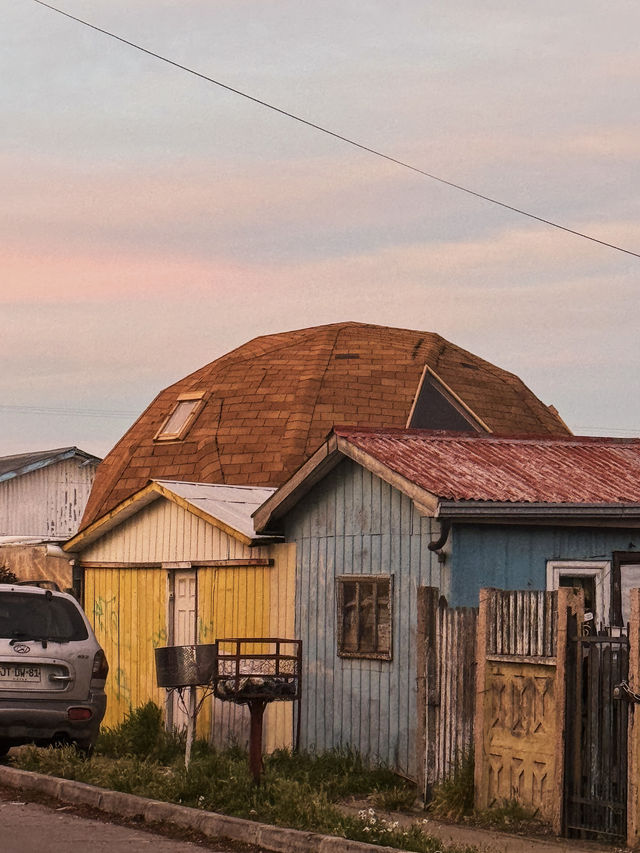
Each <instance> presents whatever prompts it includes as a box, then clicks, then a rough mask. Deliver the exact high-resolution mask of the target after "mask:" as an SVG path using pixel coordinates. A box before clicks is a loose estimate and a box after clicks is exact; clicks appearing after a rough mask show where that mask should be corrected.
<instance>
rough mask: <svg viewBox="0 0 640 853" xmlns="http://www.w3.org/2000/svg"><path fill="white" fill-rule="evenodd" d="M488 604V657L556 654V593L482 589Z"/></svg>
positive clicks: (544, 656)
mask: <svg viewBox="0 0 640 853" xmlns="http://www.w3.org/2000/svg"><path fill="white" fill-rule="evenodd" d="M482 595H483V596H486V603H487V654H488V655H500V656H505V655H508V656H512V657H513V656H516V657H527V658H549V657H553V656H554V655H555V653H556V639H557V634H558V610H557V606H556V598H557V596H556V593H555V592H545V591H543V590H498V589H486V590H482Z"/></svg>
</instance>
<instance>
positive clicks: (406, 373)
mask: <svg viewBox="0 0 640 853" xmlns="http://www.w3.org/2000/svg"><path fill="white" fill-rule="evenodd" d="M425 365H426V366H428V367H429V368H430V369H431V370H433V371H434V372H435V373H436V374H437V377H439V378H440V379H441V380H442V382H443V383H445V385H446V386H448V388H449V389H450V390H451V391H453V392H454V394H455V395H456V396H457V397H458V398H459V399H460V400H461V401H462V402H463V403H464V404H465V405H466V406H467V407H468V408H469V409H470V410H471V411H472V412H473V413H474V414H475V416H476V417H477V419H478V420H479V421H480V422H482V423H483V424H484V425H486V426H487V427H488V428H489V429H490V430H491V431H493V432H496V433H511V434H515V433H520V434H531V435H554V434H556V435H558V434H567V433H568V432H569V431H568V429H567V427H566V426H565V424H564V423H563V422H562V420H561V419H560V418H559V416H558V415H557V414H556V413H555V410H554V409H551V408H549V407H547V406H545V405H544V404H543V403H542V402H540V400H538V398H537V397H536V396H535V395H534V394H533V393H532V392H531V391H530V390H529V389H528V388H527V387H526V386H525V385H524V383H523V382H522V381H521V380H520V379H518V377H517V376H514V375H513V374H512V373H508V372H506V371H504V370H502V369H500V368H499V367H495V366H494V365H492V364H490V363H489V362H487V361H484V360H483V359H481V358H478V357H477V356H475V355H472V354H471V353H469V352H467V351H465V350H463V349H460V347H457V346H455V344H451V343H449V342H448V341H446V340H444V338H441V337H440V335H437V334H434V333H432V332H419V331H411V330H409V329H393V328H388V327H386V326H374V325H369V324H365V323H334V324H332V325H328V326H317V327H315V328H309V329H299V330H297V331H293V332H282V333H280V334H275V335H264V336H263V337H259V338H255V339H254V340H252V341H249V342H248V343H246V344H244V345H243V346H241V347H238V348H237V349H235V350H232V352H230V353H227V354H226V355H223V356H222V357H221V358H218V359H216V361H213V362H211V364H208V365H206V366H205V367H202V368H200V370H196V371H195V373H192V374H190V375H189V376H187V377H185V378H184V379H182V380H180V381H179V382H176V383H175V384H174V385H171V386H169V387H168V388H166V389H165V390H164V391H161V392H160V394H158V396H157V397H156V399H155V400H154V401H153V402H152V403H151V405H150V406H149V407H148V408H147V409H146V410H145V411H144V412H143V413H142V415H141V416H140V417H139V418H138V420H137V421H136V422H135V423H134V424H133V426H132V427H131V428H130V429H129V431H128V432H127V433H126V434H125V435H124V436H123V438H122V439H121V440H120V441H119V442H118V443H117V444H116V446H115V447H114V448H113V450H112V451H111V452H110V453H109V454H108V455H107V456H106V458H105V459H104V461H103V462H102V463H101V465H100V466H99V467H98V471H97V475H96V479H95V483H94V486H93V490H92V492H91V496H90V498H89V502H88V504H87V508H86V510H85V514H84V518H83V525H85V526H86V525H87V524H89V523H90V522H92V521H94V520H95V519H96V518H98V517H99V516H101V515H103V514H104V513H105V512H107V511H109V510H110V509H112V508H113V507H114V506H115V505H116V504H118V503H120V501H122V500H124V499H125V498H127V497H129V496H130V495H131V494H133V493H134V492H136V491H137V490H138V489H140V488H142V487H143V486H145V485H146V483H147V482H148V480H149V479H160V478H162V479H170V480H188V481H192V482H207V483H227V484H233V485H252V486H279V485H281V484H282V483H283V482H284V481H285V480H286V479H287V478H288V477H289V476H290V475H291V474H292V473H293V471H295V470H296V468H297V467H298V466H299V465H301V464H302V463H303V462H304V460H305V459H306V458H307V457H308V456H309V455H310V454H311V453H313V451H314V450H315V449H316V448H317V447H318V446H319V445H320V444H321V443H322V441H323V440H324V438H325V436H326V434H327V433H328V432H329V430H330V429H331V427H332V426H334V425H335V424H349V425H353V426H385V427H404V426H406V425H407V418H408V417H409V414H410V412H411V409H412V405H413V402H414V398H415V396H416V392H417V390H418V388H419V385H420V380H421V377H422V375H423V372H424V369H425ZM185 395H186V396H188V395H191V396H192V397H198V396H199V397H201V402H200V403H199V404H198V406H197V407H196V409H195V412H194V415H195V416H192V421H191V422H190V423H189V424H188V426H187V428H186V429H185V431H184V434H183V435H181V436H180V438H178V439H169V440H166V439H165V440H163V439H159V438H158V433H159V432H160V431H161V430H165V431H166V429H167V427H166V426H164V425H165V424H166V421H167V418H168V417H169V415H170V414H171V412H172V410H173V409H174V407H175V406H176V404H177V401H178V398H179V397H180V396H183V397H184V396H185Z"/></svg>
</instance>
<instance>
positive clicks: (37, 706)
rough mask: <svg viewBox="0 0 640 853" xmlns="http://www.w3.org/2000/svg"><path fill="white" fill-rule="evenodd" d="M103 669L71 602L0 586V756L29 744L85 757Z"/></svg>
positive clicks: (101, 695)
mask: <svg viewBox="0 0 640 853" xmlns="http://www.w3.org/2000/svg"><path fill="white" fill-rule="evenodd" d="M108 671H109V665H108V663H107V659H106V657H105V654H104V652H103V651H102V649H101V648H100V646H99V644H98V641H97V640H96V638H95V635H94V633H93V631H92V629H91V625H90V624H89V621H88V619H87V617H86V616H85V614H84V612H83V610H82V608H81V607H80V605H79V604H78V602H77V601H76V600H75V598H73V596H71V595H67V594H66V593H64V592H54V591H53V590H51V589H42V588H39V587H36V586H33V587H31V586H25V585H21V584H0V755H4V754H5V753H6V752H7V750H8V749H9V748H10V747H12V746H17V745H18V744H21V743H30V742H33V743H36V744H38V745H45V744H50V743H54V744H58V743H75V744H76V745H77V746H78V747H79V748H80V749H83V750H86V751H90V750H91V749H92V748H93V746H94V744H95V741H96V738H97V737H98V729H99V728H100V723H101V721H102V718H103V717H104V713H105V710H106V704H107V699H106V695H105V692H104V684H105V680H106V677H107V673H108Z"/></svg>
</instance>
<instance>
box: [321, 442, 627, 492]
mask: <svg viewBox="0 0 640 853" xmlns="http://www.w3.org/2000/svg"><path fill="white" fill-rule="evenodd" d="M335 434H336V435H337V436H338V438H339V439H340V438H342V439H345V440H346V441H347V442H348V443H349V444H351V445H353V446H354V447H356V448H359V449H360V450H362V451H364V452H365V453H367V454H368V455H370V456H372V457H373V458H375V459H376V460H378V461H379V462H381V463H382V464H383V465H385V466H387V467H388V468H390V469H391V470H392V471H395V472H396V473H397V474H400V475H401V476H403V477H405V478H406V479H407V480H410V481H411V482H413V483H415V484H416V485H418V486H420V487H421V488H423V489H425V490H426V491H428V492H430V493H431V494H433V495H435V496H436V497H438V498H440V499H443V500H455V501H501V502H513V503H574V504H575V503H585V504H598V503H603V504H605V503H606V504H611V503H633V502H640V439H634V438H628V439H627V438H596V437H591V436H566V437H553V438H541V437H540V436H532V437H522V436H517V437H516V436H514V437H509V436H482V435H477V434H474V435H470V434H469V435H466V434H464V435H461V434H460V433H442V432H430V431H427V430H379V429H362V428H358V429H352V428H349V427H337V428H336V429H335Z"/></svg>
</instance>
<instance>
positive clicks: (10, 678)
mask: <svg viewBox="0 0 640 853" xmlns="http://www.w3.org/2000/svg"><path fill="white" fill-rule="evenodd" d="M7 682H9V683H15V684H24V683H29V684H33V683H35V684H39V683H40V667H39V666H21V665H19V664H13V663H0V683H5V684H6V683H7Z"/></svg>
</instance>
